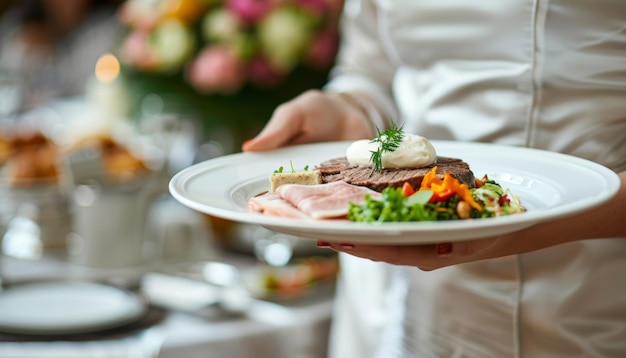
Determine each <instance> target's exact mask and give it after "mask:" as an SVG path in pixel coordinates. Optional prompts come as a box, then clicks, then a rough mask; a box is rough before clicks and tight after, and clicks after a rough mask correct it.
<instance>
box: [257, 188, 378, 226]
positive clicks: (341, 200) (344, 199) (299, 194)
mask: <svg viewBox="0 0 626 358" xmlns="http://www.w3.org/2000/svg"><path fill="white" fill-rule="evenodd" d="M367 194H369V195H370V196H371V197H372V198H374V199H380V197H381V194H380V193H379V192H376V191H374V190H371V189H368V188H366V187H362V186H356V185H351V184H348V183H346V182H343V181H337V182H333V183H329V184H317V185H301V184H283V185H281V186H279V187H278V188H277V190H276V192H275V193H273V194H264V195H261V196H258V197H255V198H253V199H251V200H250V202H249V204H248V205H249V207H250V209H251V210H254V211H259V212H263V213H265V214H267V215H273V216H280V217H294V218H304V217H307V218H313V219H331V218H340V217H344V216H346V214H347V213H348V209H349V207H350V203H355V204H363V203H364V202H365V196H366V195H367Z"/></svg>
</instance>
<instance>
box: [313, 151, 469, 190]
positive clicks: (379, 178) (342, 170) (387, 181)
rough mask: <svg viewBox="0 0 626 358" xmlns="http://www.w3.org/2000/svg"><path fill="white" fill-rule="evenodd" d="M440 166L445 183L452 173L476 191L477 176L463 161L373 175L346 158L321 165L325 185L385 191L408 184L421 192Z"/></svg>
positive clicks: (440, 159) (442, 159) (440, 161)
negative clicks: (342, 184) (424, 181)
mask: <svg viewBox="0 0 626 358" xmlns="http://www.w3.org/2000/svg"><path fill="white" fill-rule="evenodd" d="M435 165H436V166H437V176H438V177H440V178H442V179H443V173H444V172H448V173H450V175H452V176H453V177H455V178H456V179H458V180H459V181H460V182H461V183H466V184H468V185H469V186H470V187H471V188H472V187H474V173H472V171H471V170H470V167H469V164H467V163H465V162H464V161H462V160H461V159H457V158H448V157H438V158H437V162H436V163H435V164H433V165H429V166H427V167H423V168H416V169H384V170H382V171H380V172H377V171H374V172H372V169H371V168H368V167H362V166H358V165H353V164H350V163H349V162H348V160H347V159H346V158H335V159H331V160H328V161H325V162H323V163H321V164H320V165H318V168H317V169H319V170H320V172H321V173H322V182H323V183H331V182H335V181H345V182H346V183H350V184H354V185H359V186H365V187H368V188H370V189H372V190H375V191H378V192H380V191H382V190H383V189H385V188H386V187H388V186H391V187H401V186H402V185H403V184H404V183H405V182H408V183H410V184H411V185H412V186H413V187H414V188H419V186H420V185H421V184H422V179H424V175H426V174H427V173H428V172H430V171H431V170H432V168H433V166H435Z"/></svg>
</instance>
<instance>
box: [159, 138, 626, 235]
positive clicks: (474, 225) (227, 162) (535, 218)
mask: <svg viewBox="0 0 626 358" xmlns="http://www.w3.org/2000/svg"><path fill="white" fill-rule="evenodd" d="M352 142H353V141H338V142H321V143H309V144H300V145H292V146H287V147H283V148H278V149H275V150H270V151H265V152H241V153H234V154H229V155H225V156H222V157H218V158H215V159H210V160H206V161H203V162H200V163H196V164H193V165H191V166H189V167H187V168H185V169H182V170H181V171H179V172H178V173H176V174H175V175H174V176H172V178H171V179H170V182H169V185H168V187H169V191H170V194H171V195H172V196H173V197H174V199H176V200H177V201H179V202H180V203H181V204H183V205H185V206H188V207H189V208H191V209H193V210H197V211H200V212H203V213H205V214H208V215H213V216H216V217H221V218H224V219H227V220H233V221H236V222H244V223H248V224H256V225H261V226H265V227H268V228H271V229H272V230H275V231H279V232H280V231H282V232H285V233H288V234H295V233H294V231H302V230H301V229H302V227H301V225H302V224H303V223H310V222H314V223H319V222H320V221H319V220H313V219H311V220H299V219H285V218H276V217H270V216H264V215H262V214H257V213H249V212H244V211H236V210H234V209H229V208H220V207H210V206H207V205H206V204H204V203H199V202H196V201H194V200H192V199H191V198H188V197H186V196H185V195H184V193H183V192H182V191H181V184H184V183H185V181H187V180H189V179H191V178H192V176H194V175H201V174H202V172H203V171H208V170H214V169H215V168H220V167H224V166H236V165H242V164H245V162H244V163H239V164H233V163H236V162H237V161H238V160H241V158H246V160H247V162H249V161H251V160H254V159H255V158H259V157H263V156H265V157H266V158H268V157H269V156H274V155H281V154H282V153H287V152H289V151H290V150H305V149H309V150H315V149H316V147H326V146H337V147H341V146H346V147H347V146H348V145H349V144H350V143H352ZM431 142H432V143H433V145H434V146H435V148H442V147H444V148H446V149H447V150H452V149H454V148H455V147H457V148H470V149H473V150H486V149H489V150H494V149H506V150H507V151H509V152H511V153H514V154H515V155H529V154H535V155H541V156H542V159H543V160H559V161H564V162H568V163H571V164H573V165H576V166H577V167H578V168H582V169H584V170H588V171H590V172H593V173H594V174H597V175H599V176H600V177H602V178H603V179H604V183H603V184H604V185H603V188H602V190H601V191H599V192H598V193H597V195H595V197H586V198H582V199H580V200H577V201H575V202H574V203H570V204H568V205H567V207H566V209H567V210H561V211H560V212H558V213H556V214H553V215H551V216H549V217H548V216H546V215H545V212H546V210H536V211H528V212H525V213H523V214H519V215H511V216H501V217H497V218H487V219H476V220H472V221H471V222H468V221H465V220H464V221H437V222H419V223H416V222H409V223H356V222H346V221H340V222H339V221H338V222H335V221H324V225H323V226H318V227H317V228H316V229H315V230H314V231H317V233H319V234H328V233H333V232H335V233H337V232H338V233H339V234H348V233H351V234H353V235H355V237H356V238H357V239H356V240H352V242H360V241H362V240H359V239H358V236H363V235H364V234H367V233H359V234H358V235H356V234H355V233H354V230H359V229H362V227H366V228H367V229H368V233H369V236H374V235H385V236H391V237H393V236H397V235H400V234H401V232H405V233H406V231H407V230H409V231H414V232H419V233H435V234H440V233H445V232H449V231H451V230H453V231H454V230H460V229H467V228H469V229H471V230H480V229H483V228H490V229H495V228H499V229H502V231H503V232H502V233H504V232H507V230H506V227H509V228H514V230H519V229H523V228H525V227H529V226H532V225H535V224H537V223H540V222H545V221H549V220H555V219H558V218H563V217H566V216H570V215H574V214H577V213H580V212H583V211H586V210H591V209H593V208H595V207H597V206H599V205H601V204H603V203H605V202H606V201H608V200H610V199H611V198H612V197H613V196H614V195H615V194H616V193H617V192H618V190H619V185H620V179H619V176H618V175H617V173H615V172H614V171H612V170H611V169H609V168H607V167H605V166H603V165H601V164H599V163H596V162H593V161H591V160H588V159H585V158H581V157H576V156H572V155H569V154H564V153H559V152H553V151H548V150H543V149H537V148H528V147H521V146H513V145H506V144H492V143H482V142H463V141H449V140H432V141H431ZM444 151H445V150H444ZM270 170H271V168H269V169H268V173H269V171H270ZM263 175H264V174H262V173H260V174H259V175H258V176H255V178H260V177H262V176H263ZM265 175H268V174H265ZM246 180H253V179H251V178H248V179H246ZM232 190H233V186H232V185H231V186H230V187H228V189H226V190H225V193H223V194H224V195H225V198H227V199H228V195H229V193H230V192H231V191H232ZM207 209H208V210H207ZM547 210H554V208H549V209H547ZM496 220H497V221H496ZM416 225H419V227H416ZM514 230H509V231H514ZM307 231H311V228H308V227H307ZM303 233H305V235H303V236H305V237H306V236H309V235H306V234H308V232H303ZM299 235H300V234H299ZM365 236H367V235H365ZM309 237H310V236H309ZM468 239H471V238H455V237H451V238H450V240H448V241H457V240H468ZM367 241H368V242H370V240H367ZM438 241H442V240H441V239H438ZM385 242H389V243H391V242H394V240H393V239H392V240H391V241H388V240H386V239H385ZM433 242H434V241H433ZM394 243H399V244H405V243H408V244H411V242H405V240H400V241H399V242H394ZM415 243H417V242H412V244H415ZM419 243H427V242H426V240H420V241H419Z"/></svg>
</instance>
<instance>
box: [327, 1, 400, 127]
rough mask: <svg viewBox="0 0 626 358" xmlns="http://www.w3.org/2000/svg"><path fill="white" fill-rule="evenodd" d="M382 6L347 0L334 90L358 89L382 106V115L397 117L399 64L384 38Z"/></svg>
mask: <svg viewBox="0 0 626 358" xmlns="http://www.w3.org/2000/svg"><path fill="white" fill-rule="evenodd" d="M379 14H380V13H379V9H378V8H377V6H376V4H375V3H374V1H373V0H346V2H345V5H344V10H343V13H342V19H341V40H342V42H341V46H340V49H339V53H338V55H337V61H336V65H335V67H334V68H333V69H332V71H331V73H330V81H329V83H328V84H327V85H326V86H325V87H324V89H325V90H326V91H331V92H358V93H362V94H364V95H366V96H368V98H370V99H371V100H372V101H373V102H374V103H373V104H374V105H375V106H376V107H377V108H379V109H380V110H382V111H383V112H384V113H381V115H382V116H384V117H387V118H390V119H392V120H394V121H396V122H397V121H398V114H397V113H398V111H397V109H396V106H395V102H394V100H393V96H392V83H393V79H394V75H395V72H396V69H397V64H396V63H394V61H392V59H391V58H390V56H388V52H387V51H385V48H384V41H382V40H381V36H380V30H379V29H380V28H381V24H380V22H379V20H380V17H381V16H380V15H379Z"/></svg>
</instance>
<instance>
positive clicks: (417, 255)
mask: <svg viewBox="0 0 626 358" xmlns="http://www.w3.org/2000/svg"><path fill="white" fill-rule="evenodd" d="M505 242H506V239H505V238H503V237H502V238H501V237H496V238H489V239H480V240H472V241H458V242H445V243H439V244H433V245H411V246H408V245H368V244H353V243H331V242H326V241H318V242H317V246H318V247H322V248H330V249H332V250H335V251H337V252H344V253H346V254H350V255H353V256H357V257H361V258H365V259H370V260H372V261H381V262H387V263H391V264H394V265H404V266H415V267H417V268H419V269H421V270H424V271H432V270H435V269H438V268H442V267H446V266H451V265H456V264H460V263H464V262H471V261H478V260H483V259H487V258H492V257H497V256H505V253H504V250H503V248H502V246H505Z"/></svg>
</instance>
